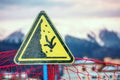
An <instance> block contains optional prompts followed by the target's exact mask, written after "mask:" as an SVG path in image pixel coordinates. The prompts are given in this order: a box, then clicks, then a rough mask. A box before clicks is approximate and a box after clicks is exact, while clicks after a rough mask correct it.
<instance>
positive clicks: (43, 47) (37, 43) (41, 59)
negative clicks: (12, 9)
mask: <svg viewBox="0 0 120 80" xmlns="http://www.w3.org/2000/svg"><path fill="white" fill-rule="evenodd" d="M73 60H74V57H73V55H72V54H71V52H70V50H69V49H68V47H67V46H66V44H65V43H64V42H63V40H62V38H61V37H60V35H59V33H58V32H57V31H56V29H55V28H54V26H53V24H52V23H51V21H50V19H49V18H48V16H47V15H46V14H45V12H44V11H41V12H40V14H39V15H38V17H37V19H36V21H35V23H34V24H33V27H32V28H31V30H30V31H29V33H28V35H27V37H26V39H25V40H24V41H23V43H22V45H21V47H20V49H19V50H18V53H17V54H16V56H15V58H14V61H15V63H17V64H44V63H46V64H52V63H53V64H59V63H62V64H63V63H72V62H73Z"/></svg>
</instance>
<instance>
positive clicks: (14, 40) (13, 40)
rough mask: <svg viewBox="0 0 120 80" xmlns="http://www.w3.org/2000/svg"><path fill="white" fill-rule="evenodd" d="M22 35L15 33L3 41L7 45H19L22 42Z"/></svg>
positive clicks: (19, 32) (18, 32)
mask: <svg viewBox="0 0 120 80" xmlns="http://www.w3.org/2000/svg"><path fill="white" fill-rule="evenodd" d="M23 38H24V34H23V33H22V32H21V31H15V32H13V33H12V34H10V35H9V36H8V37H7V38H5V39H4V40H3V41H4V42H8V43H21V42H22V41H23Z"/></svg>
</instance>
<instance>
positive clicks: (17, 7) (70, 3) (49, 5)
mask: <svg viewBox="0 0 120 80" xmlns="http://www.w3.org/2000/svg"><path fill="white" fill-rule="evenodd" d="M41 10H45V11H46V13H47V14H48V16H49V17H50V18H51V20H52V22H53V23H54V25H55V27H56V28H57V29H58V31H59V32H60V34H61V35H62V36H63V37H64V36H65V35H67V34H69V35H73V36H76V37H83V38H85V37H86V34H87V33H90V32H94V33H95V34H96V35H97V34H98V33H99V31H100V30H101V29H104V28H107V29H109V30H114V31H117V32H118V33H119V32H120V0H27V1H26V0H0V39H3V38H5V37H7V36H8V35H9V34H10V33H12V32H14V31H16V30H21V31H22V32H24V33H25V34H26V33H27V32H28V30H29V29H30V27H31V26H32V24H33V22H34V19H35V17H36V16H37V15H38V13H39V12H40V11H41Z"/></svg>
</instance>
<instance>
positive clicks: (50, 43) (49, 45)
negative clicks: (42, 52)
mask: <svg viewBox="0 0 120 80" xmlns="http://www.w3.org/2000/svg"><path fill="white" fill-rule="evenodd" d="M45 39H46V42H47V44H44V46H47V47H49V48H50V52H52V49H53V48H54V47H55V45H56V42H55V43H53V42H54V39H55V36H53V37H52V39H51V40H50V41H49V40H48V37H47V35H45Z"/></svg>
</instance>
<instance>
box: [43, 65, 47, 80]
mask: <svg viewBox="0 0 120 80" xmlns="http://www.w3.org/2000/svg"><path fill="white" fill-rule="evenodd" d="M47 72H48V69H47V64H44V65H43V79H44V80H48V73H47Z"/></svg>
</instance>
